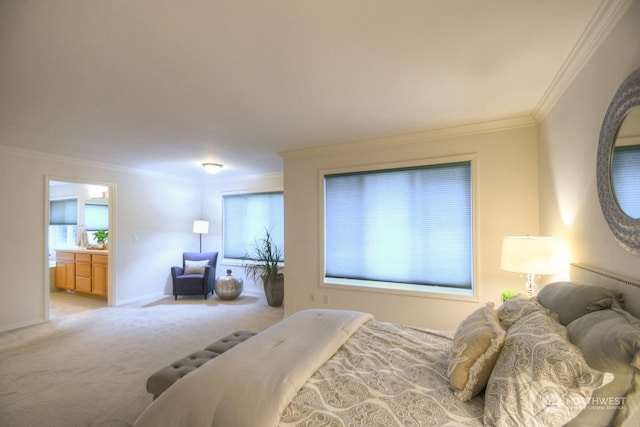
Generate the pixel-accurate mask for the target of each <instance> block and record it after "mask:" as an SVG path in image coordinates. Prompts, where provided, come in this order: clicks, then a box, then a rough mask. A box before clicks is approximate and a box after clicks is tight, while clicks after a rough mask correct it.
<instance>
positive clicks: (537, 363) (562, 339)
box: [484, 311, 613, 427]
mask: <svg viewBox="0 0 640 427" xmlns="http://www.w3.org/2000/svg"><path fill="white" fill-rule="evenodd" d="M612 379H613V375H612V374H611V373H602V372H600V371H596V370H595V369H592V368H590V367H589V365H587V362H586V361H585V360H584V357H583V356H582V352H581V351H580V349H578V348H577V347H576V346H575V345H573V344H571V342H569V339H568V335H567V328H566V327H564V326H562V325H561V324H560V323H558V322H557V321H556V320H555V319H553V318H552V317H550V316H548V315H547V314H546V313H545V312H544V311H535V312H533V313H531V314H529V315H528V316H525V317H523V318H522V319H520V320H519V321H518V322H516V323H515V324H514V325H513V326H512V327H511V328H509V331H508V332H507V337H506V339H505V342H504V346H503V347H502V351H501V352H500V356H499V357H498V360H497V362H496V364H495V366H494V368H493V372H492V373H491V377H490V378H489V382H488V383H487V388H486V390H485V394H484V401H485V406H484V422H485V425H491V426H517V425H526V426H541V427H542V426H551V425H557V426H561V425H564V424H566V423H567V422H568V421H570V420H572V419H573V418H575V417H576V416H577V415H578V414H579V413H580V411H582V410H583V409H584V408H585V406H587V404H588V403H589V400H590V398H591V395H592V393H593V391H594V390H597V389H599V388H600V387H602V386H604V385H606V384H607V383H609V382H610V381H611V380H612Z"/></svg>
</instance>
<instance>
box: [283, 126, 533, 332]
mask: <svg viewBox="0 0 640 427" xmlns="http://www.w3.org/2000/svg"><path fill="white" fill-rule="evenodd" d="M511 126H515V128H510V127H511ZM495 127H496V130H493V131H487V129H488V128H491V126H489V125H487V126H484V127H477V128H473V127H467V128H460V129H452V130H449V131H447V132H444V133H442V132H425V133H423V134H417V135H409V136H402V137H398V138H388V139H385V140H377V141H370V142H360V143H355V144H345V145H341V146H332V147H328V148H325V149H323V148H319V149H312V150H307V151H296V152H289V153H284V155H283V157H284V190H285V250H286V253H285V259H286V262H285V264H286V268H285V314H286V315H289V314H292V313H294V312H296V311H299V310H302V309H305V308H311V307H330V308H342V309H353V310H362V311H367V312H371V313H373V314H374V315H375V316H376V318H377V319H379V320H384V321H394V322H401V323H407V324H410V325H416V326H427V327H432V328H438V329H449V330H451V329H455V328H456V327H457V325H458V324H459V323H460V321H461V320H462V319H463V318H464V317H465V316H467V315H468V314H469V313H470V312H471V311H473V310H474V309H476V308H477V307H478V306H479V304H480V303H485V302H487V301H493V302H496V304H498V303H499V299H500V298H499V296H500V291H501V290H503V289H504V288H508V287H519V286H522V285H523V283H524V279H521V278H519V277H518V275H516V274H511V273H506V272H503V271H501V270H500V265H499V264H500V251H501V247H502V237H503V236H505V235H511V234H537V232H538V223H539V221H538V154H537V153H538V146H537V138H538V136H537V127H536V126H535V125H533V123H530V122H528V121H527V120H514V121H510V122H504V123H501V124H499V125H498V124H496V126H495ZM502 127H505V128H509V129H506V130H499V129H501V128H502ZM478 132H479V133H478ZM468 133H471V134H468ZM470 153H473V154H476V155H477V168H478V169H477V177H478V181H477V183H476V185H477V188H476V190H477V193H476V194H477V200H476V203H477V204H476V206H477V212H476V214H475V215H476V217H477V230H476V234H475V236H476V239H477V240H476V248H477V252H476V260H477V262H476V264H475V268H476V278H477V282H476V285H477V286H478V290H479V302H463V301H451V300H446V299H436V298H430V297H422V296H405V295H397V294H389V293H377V292H370V291H366V290H357V291H356V290H343V289H335V288H329V287H323V285H322V283H321V272H320V268H321V266H320V265H319V260H320V254H321V248H320V244H319V239H318V236H319V233H320V221H319V215H320V213H319V198H320V189H319V178H318V174H319V171H320V170H322V169H330V168H342V167H349V166H355V165H374V164H383V163H390V162H401V161H406V160H415V159H426V158H434V157H441V156H450V155H459V154H470ZM311 294H313V295H314V296H315V302H311V301H310V295H311ZM325 298H327V299H328V303H327V304H325V303H324V301H325Z"/></svg>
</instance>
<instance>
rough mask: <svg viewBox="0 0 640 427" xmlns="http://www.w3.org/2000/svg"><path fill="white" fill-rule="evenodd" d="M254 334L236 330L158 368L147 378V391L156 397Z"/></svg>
mask: <svg viewBox="0 0 640 427" xmlns="http://www.w3.org/2000/svg"><path fill="white" fill-rule="evenodd" d="M254 335H255V333H254V332H247V331H237V332H234V333H232V334H231V335H227V336H226V337H224V338H222V339H220V340H218V341H216V342H214V343H212V344H211V345H209V346H208V347H207V348H205V349H204V350H201V351H196V352H195V353H192V354H190V355H189V356H187V357H185V358H183V359H180V360H177V361H175V362H173V363H172V364H171V365H169V366H167V367H164V368H162V369H160V370H159V371H157V372H156V373H154V374H153V375H151V376H150V377H149V379H147V391H148V392H149V393H151V394H153V398H154V399H156V398H157V397H158V396H160V395H161V394H162V393H163V392H164V391H165V390H166V389H168V388H169V387H171V386H172V385H173V383H175V382H176V381H178V380H179V379H180V378H182V377H184V376H185V375H187V374H188V373H189V372H192V371H195V370H196V369H198V368H199V367H200V366H202V365H204V364H205V363H206V362H208V361H209V360H211V359H213V358H214V357H216V356H219V355H221V354H222V353H224V352H225V351H227V350H229V349H230V348H231V347H235V346H236V345H238V344H240V343H241V342H243V341H246V340H248V339H249V338H251V337H252V336H254Z"/></svg>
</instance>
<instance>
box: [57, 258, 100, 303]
mask: <svg viewBox="0 0 640 427" xmlns="http://www.w3.org/2000/svg"><path fill="white" fill-rule="evenodd" d="M108 269H109V255H106V254H100V253H98V254H96V253H91V252H87V251H82V252H74V251H65V252H62V251H58V252H57V253H56V287H57V288H60V289H65V290H71V291H75V292H77V293H82V294H87V295H94V296H98V297H101V298H107V296H108V294H109V292H108V283H109V280H108Z"/></svg>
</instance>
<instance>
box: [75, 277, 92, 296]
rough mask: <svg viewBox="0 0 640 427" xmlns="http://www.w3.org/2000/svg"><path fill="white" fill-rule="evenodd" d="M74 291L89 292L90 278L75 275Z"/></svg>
mask: <svg viewBox="0 0 640 427" xmlns="http://www.w3.org/2000/svg"><path fill="white" fill-rule="evenodd" d="M76 292H84V293H86V294H90V293H91V278H89V277H76Z"/></svg>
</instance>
